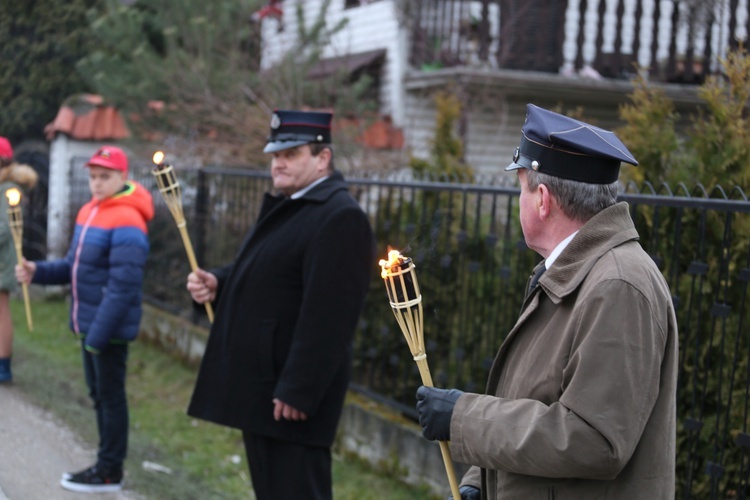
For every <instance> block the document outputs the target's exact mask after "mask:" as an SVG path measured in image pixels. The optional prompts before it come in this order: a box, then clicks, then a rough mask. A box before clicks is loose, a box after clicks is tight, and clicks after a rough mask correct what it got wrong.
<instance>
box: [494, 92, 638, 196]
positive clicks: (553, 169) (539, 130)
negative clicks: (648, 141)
mask: <svg viewBox="0 0 750 500" xmlns="http://www.w3.org/2000/svg"><path fill="white" fill-rule="evenodd" d="M620 162H625V163H629V164H631V165H638V162H637V161H636V159H635V158H634V157H633V155H632V154H631V153H630V151H628V148H626V147H625V145H624V144H623V143H622V142H620V139H618V138H617V136H616V135H615V134H614V132H610V131H609V130H604V129H601V128H599V127H594V126H593V125H589V124H588V123H584V122H582V121H579V120H575V119H573V118H569V117H567V116H563V115H560V114H558V113H554V112H552V111H549V110H547V109H543V108H540V107H539V106H535V105H533V104H528V105H527V107H526V122H525V123H524V124H523V129H522V135H521V144H520V145H519V146H518V147H517V148H516V151H515V152H514V153H513V163H511V164H510V165H508V167H506V169H505V170H506V171H507V170H517V169H519V168H527V169H529V170H534V171H536V172H541V173H543V174H547V175H553V176H555V177H561V178H563V179H569V180H573V181H578V182H587V183H590V184H610V183H612V182H615V181H616V180H617V178H618V177H619V175H620Z"/></svg>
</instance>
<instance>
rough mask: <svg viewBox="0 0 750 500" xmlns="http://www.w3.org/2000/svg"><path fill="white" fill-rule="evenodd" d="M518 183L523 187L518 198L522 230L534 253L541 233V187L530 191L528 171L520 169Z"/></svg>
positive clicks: (527, 243)
mask: <svg viewBox="0 0 750 500" xmlns="http://www.w3.org/2000/svg"><path fill="white" fill-rule="evenodd" d="M516 172H518V183H519V184H520V185H521V195H520V196H519V198H518V209H519V218H520V219H521V230H522V231H523V237H524V239H525V240H526V245H527V246H528V247H529V248H531V249H532V250H534V251H537V249H536V246H537V245H536V243H535V242H536V241H537V240H538V237H539V233H540V231H541V221H540V220H539V202H540V200H539V196H540V193H539V186H537V188H536V189H535V190H534V191H530V190H529V183H528V180H527V178H526V169H525V168H519V169H518V170H516Z"/></svg>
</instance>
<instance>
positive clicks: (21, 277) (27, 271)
mask: <svg viewBox="0 0 750 500" xmlns="http://www.w3.org/2000/svg"><path fill="white" fill-rule="evenodd" d="M34 273H36V262H30V261H28V260H26V259H23V260H22V261H21V263H20V264H16V281H18V282H19V283H22V284H24V285H28V284H29V283H31V279H32V278H33V277H34Z"/></svg>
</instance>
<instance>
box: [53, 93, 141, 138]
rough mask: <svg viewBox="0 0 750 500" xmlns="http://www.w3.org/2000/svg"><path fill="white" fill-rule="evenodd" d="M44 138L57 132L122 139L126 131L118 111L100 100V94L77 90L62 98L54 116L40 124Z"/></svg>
mask: <svg viewBox="0 0 750 500" xmlns="http://www.w3.org/2000/svg"><path fill="white" fill-rule="evenodd" d="M44 133H45V135H46V136H47V139H48V140H52V139H54V138H55V136H56V135H57V134H58V133H63V134H67V135H69V136H70V137H71V138H72V139H78V140H91V141H104V140H115V139H123V138H125V137H128V136H129V135H130V131H129V130H128V127H127V125H126V124H125V121H124V120H123V119H122V116H121V115H120V112H119V111H118V110H117V109H116V108H114V107H113V106H108V105H105V104H104V99H102V97H101V96H98V95H94V94H78V95H74V96H71V97H69V98H68V99H66V100H65V102H64V103H63V105H62V106H61V107H60V110H59V111H58V112H57V116H56V117H55V119H54V120H53V121H52V122H51V123H49V124H48V125H47V126H46V127H44Z"/></svg>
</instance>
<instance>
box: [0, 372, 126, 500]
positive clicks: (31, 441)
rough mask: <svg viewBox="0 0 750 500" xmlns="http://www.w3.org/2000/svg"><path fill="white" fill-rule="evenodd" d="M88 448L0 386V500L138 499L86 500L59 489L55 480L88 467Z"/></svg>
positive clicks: (13, 389) (14, 389) (91, 455)
mask: <svg viewBox="0 0 750 500" xmlns="http://www.w3.org/2000/svg"><path fill="white" fill-rule="evenodd" d="M95 457H96V452H95V450H92V449H90V448H88V447H87V446H86V445H85V444H84V443H83V442H82V441H81V440H80V438H78V437H77V436H76V435H75V434H74V433H73V432H72V431H71V430H70V429H68V428H67V427H66V426H64V425H62V424H61V423H60V422H59V421H58V420H56V419H55V417H54V416H52V415H51V414H49V413H47V412H45V411H43V410H41V409H40V408H37V407H35V406H34V405H32V404H30V403H29V402H28V401H27V400H26V398H25V396H24V394H23V392H22V391H21V389H20V388H19V387H18V386H14V385H13V384H0V500H57V499H60V500H72V499H81V498H86V499H89V500H90V499H91V498H97V499H101V500H119V499H133V498H139V497H138V496H137V495H135V494H134V493H132V492H128V491H127V489H125V490H123V492H121V493H107V494H97V495H91V494H86V493H74V492H70V491H67V490H64V489H63V488H62V487H61V486H60V475H61V474H62V473H63V472H70V471H76V470H80V469H83V468H85V467H88V466H89V465H91V464H92V463H93V461H94V459H95Z"/></svg>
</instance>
